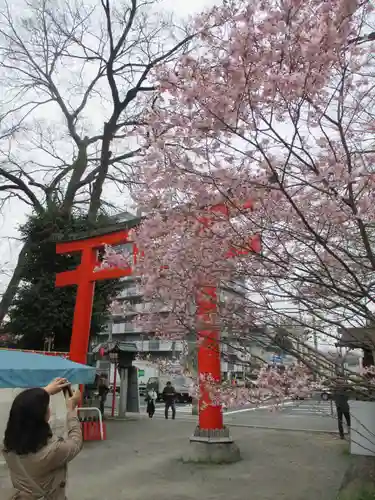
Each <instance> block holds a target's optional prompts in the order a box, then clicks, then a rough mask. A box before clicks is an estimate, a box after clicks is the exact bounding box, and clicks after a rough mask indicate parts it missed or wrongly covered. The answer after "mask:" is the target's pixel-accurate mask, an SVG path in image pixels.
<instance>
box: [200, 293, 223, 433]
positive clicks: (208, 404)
mask: <svg viewBox="0 0 375 500" xmlns="http://www.w3.org/2000/svg"><path fill="white" fill-rule="evenodd" d="M216 291H217V289H216V287H213V286H204V287H201V288H200V289H199V290H198V292H197V297H196V306H197V324H198V327H197V330H198V376H199V381H200V398H199V428H200V429H205V430H208V431H210V430H218V429H223V427H224V424H223V412H222V407H221V404H220V402H219V401H214V402H212V401H211V398H210V394H209V390H207V384H206V383H205V379H207V378H208V379H211V380H212V381H214V383H217V384H220V382H221V364H220V329H219V327H218V324H217V293H216Z"/></svg>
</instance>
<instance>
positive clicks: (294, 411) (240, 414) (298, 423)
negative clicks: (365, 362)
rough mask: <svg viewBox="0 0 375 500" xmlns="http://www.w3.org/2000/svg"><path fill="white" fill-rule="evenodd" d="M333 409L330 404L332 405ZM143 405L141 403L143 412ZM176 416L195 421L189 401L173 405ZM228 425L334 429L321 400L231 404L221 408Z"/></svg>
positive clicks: (159, 412) (326, 404) (161, 413)
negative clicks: (185, 403) (249, 404)
mask: <svg viewBox="0 0 375 500" xmlns="http://www.w3.org/2000/svg"><path fill="white" fill-rule="evenodd" d="M333 410H334V408H333ZM145 411H146V408H145V407H144V406H142V407H141V412H142V413H145ZM155 418H164V405H163V404H162V403H160V404H159V403H158V404H157V406H156V412H155ZM176 418H177V419H179V420H180V419H181V420H187V421H192V422H196V421H197V416H195V415H192V406H191V405H177V412H176ZM224 420H225V423H227V424H228V425H237V426H256V427H268V428H276V429H288V430H291V429H299V430H312V431H324V432H336V430H337V422H336V415H335V412H334V411H332V407H331V403H330V402H325V401H314V400H308V401H287V402H285V403H284V405H283V406H282V407H280V408H276V409H275V408H274V406H273V405H272V404H263V405H261V406H258V407H256V406H249V407H241V408H234V409H230V410H228V411H225V412H224Z"/></svg>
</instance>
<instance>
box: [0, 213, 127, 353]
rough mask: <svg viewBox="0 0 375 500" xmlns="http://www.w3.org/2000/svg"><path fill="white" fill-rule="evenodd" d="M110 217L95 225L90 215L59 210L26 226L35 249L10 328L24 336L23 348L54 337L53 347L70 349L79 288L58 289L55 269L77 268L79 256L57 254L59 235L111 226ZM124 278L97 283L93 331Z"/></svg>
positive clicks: (99, 327)
mask: <svg viewBox="0 0 375 500" xmlns="http://www.w3.org/2000/svg"><path fill="white" fill-rule="evenodd" d="M109 222H110V221H109V219H108V217H106V216H104V215H101V216H99V217H98V221H97V222H96V223H95V224H94V225H90V224H88V222H87V217H86V215H85V214H80V213H77V212H76V213H74V214H73V215H72V216H70V217H66V216H64V215H62V214H61V212H59V211H55V212H52V213H48V214H46V215H44V216H40V215H33V216H31V217H30V218H29V219H28V221H27V223H26V224H25V225H24V226H22V227H21V234H22V236H23V238H25V239H27V240H29V241H30V242H31V244H30V250H29V251H28V252H27V255H26V265H25V266H24V271H23V274H22V282H21V286H20V289H19V291H18V293H17V295H16V297H15V299H14V301H13V303H12V306H11V308H10V310H9V318H10V320H9V323H8V325H7V331H8V332H11V333H13V334H16V335H23V337H22V340H21V341H20V347H22V348H24V349H43V348H44V345H45V338H46V336H48V335H51V334H53V335H54V346H53V347H54V350H57V351H68V350H69V344H70V337H71V331H72V319H73V312H74V305H75V298H76V287H73V286H72V287H63V288H56V287H55V277H56V273H59V272H62V271H66V270H68V269H74V268H75V267H76V266H77V264H78V263H79V261H80V256H79V255H56V241H55V238H54V237H55V236H56V235H57V234H58V235H59V236H60V237H62V238H67V237H69V236H71V235H72V233H78V232H82V231H87V230H90V229H97V228H99V227H103V226H107V225H108V223H109ZM122 287H123V285H122V283H121V281H119V280H107V281H98V282H97V284H96V287H95V296H94V302H93V314H92V321H91V335H97V334H98V333H99V332H100V331H101V330H102V328H103V326H104V324H105V323H106V321H107V319H108V313H107V311H108V307H109V305H110V303H111V301H112V300H113V298H114V297H115V296H116V295H117V294H118V292H119V291H120V290H121V289H122Z"/></svg>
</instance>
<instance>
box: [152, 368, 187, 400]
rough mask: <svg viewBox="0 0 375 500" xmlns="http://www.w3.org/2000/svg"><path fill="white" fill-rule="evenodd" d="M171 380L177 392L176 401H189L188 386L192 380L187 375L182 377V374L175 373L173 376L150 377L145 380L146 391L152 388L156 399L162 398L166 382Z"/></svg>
mask: <svg viewBox="0 0 375 500" xmlns="http://www.w3.org/2000/svg"><path fill="white" fill-rule="evenodd" d="M168 381H170V382H172V385H173V387H174V388H175V390H176V393H177V398H176V399H177V402H178V403H191V402H192V399H193V398H192V396H191V394H190V386H191V385H192V382H193V381H192V380H191V379H189V378H188V377H183V376H182V375H177V376H175V377H166V376H161V377H150V378H149V379H148V382H147V392H148V391H149V390H150V389H151V388H153V389H155V392H156V393H157V395H158V401H162V400H163V390H164V387H165V386H166V384H167V382H168Z"/></svg>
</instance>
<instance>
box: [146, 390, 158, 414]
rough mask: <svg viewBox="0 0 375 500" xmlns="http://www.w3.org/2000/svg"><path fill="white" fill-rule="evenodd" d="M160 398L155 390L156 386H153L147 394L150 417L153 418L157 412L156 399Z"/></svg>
mask: <svg viewBox="0 0 375 500" xmlns="http://www.w3.org/2000/svg"><path fill="white" fill-rule="evenodd" d="M157 399H158V395H157V393H156V391H155V389H154V388H151V389H150V390H149V391H148V393H147V396H146V402H147V413H148V416H149V417H150V418H152V417H153V416H154V414H155V408H156V400H157Z"/></svg>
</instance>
